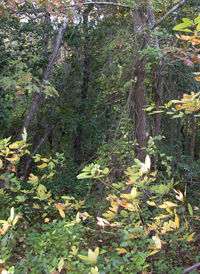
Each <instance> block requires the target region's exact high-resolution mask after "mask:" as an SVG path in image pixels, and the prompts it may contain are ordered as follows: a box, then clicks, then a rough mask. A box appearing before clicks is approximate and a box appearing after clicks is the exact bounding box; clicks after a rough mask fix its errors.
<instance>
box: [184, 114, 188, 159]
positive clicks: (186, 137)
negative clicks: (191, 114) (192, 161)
mask: <svg viewBox="0 0 200 274" xmlns="http://www.w3.org/2000/svg"><path fill="white" fill-rule="evenodd" d="M184 141H185V144H184V151H185V155H188V115H187V114H186V117H185V140H184Z"/></svg>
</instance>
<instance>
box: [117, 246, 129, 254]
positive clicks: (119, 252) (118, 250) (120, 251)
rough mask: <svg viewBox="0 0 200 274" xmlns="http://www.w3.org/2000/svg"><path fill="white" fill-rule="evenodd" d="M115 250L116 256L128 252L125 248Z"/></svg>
mask: <svg viewBox="0 0 200 274" xmlns="http://www.w3.org/2000/svg"><path fill="white" fill-rule="evenodd" d="M116 250H117V252H118V254H125V253H127V252H128V251H127V250H126V249H125V248H123V247H121V248H116Z"/></svg>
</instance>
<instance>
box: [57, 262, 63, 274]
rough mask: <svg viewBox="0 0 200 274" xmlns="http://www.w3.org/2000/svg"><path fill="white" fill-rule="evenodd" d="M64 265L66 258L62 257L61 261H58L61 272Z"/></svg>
mask: <svg viewBox="0 0 200 274" xmlns="http://www.w3.org/2000/svg"><path fill="white" fill-rule="evenodd" d="M63 265H64V259H63V258H62V259H60V262H59V263H58V271H59V273H60V272H61V270H62V268H63Z"/></svg>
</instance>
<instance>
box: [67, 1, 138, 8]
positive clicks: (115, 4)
mask: <svg viewBox="0 0 200 274" xmlns="http://www.w3.org/2000/svg"><path fill="white" fill-rule="evenodd" d="M81 5H84V6H86V5H110V6H117V7H124V8H133V6H131V5H126V4H119V3H114V2H102V1H101V2H100V1H94V2H85V3H81ZM78 6H79V7H80V5H79V4H74V5H69V6H67V8H69V7H78Z"/></svg>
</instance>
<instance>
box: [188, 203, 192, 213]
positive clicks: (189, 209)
mask: <svg viewBox="0 0 200 274" xmlns="http://www.w3.org/2000/svg"><path fill="white" fill-rule="evenodd" d="M188 211H189V213H190V215H191V216H193V209H192V206H191V204H189V203H188Z"/></svg>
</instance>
